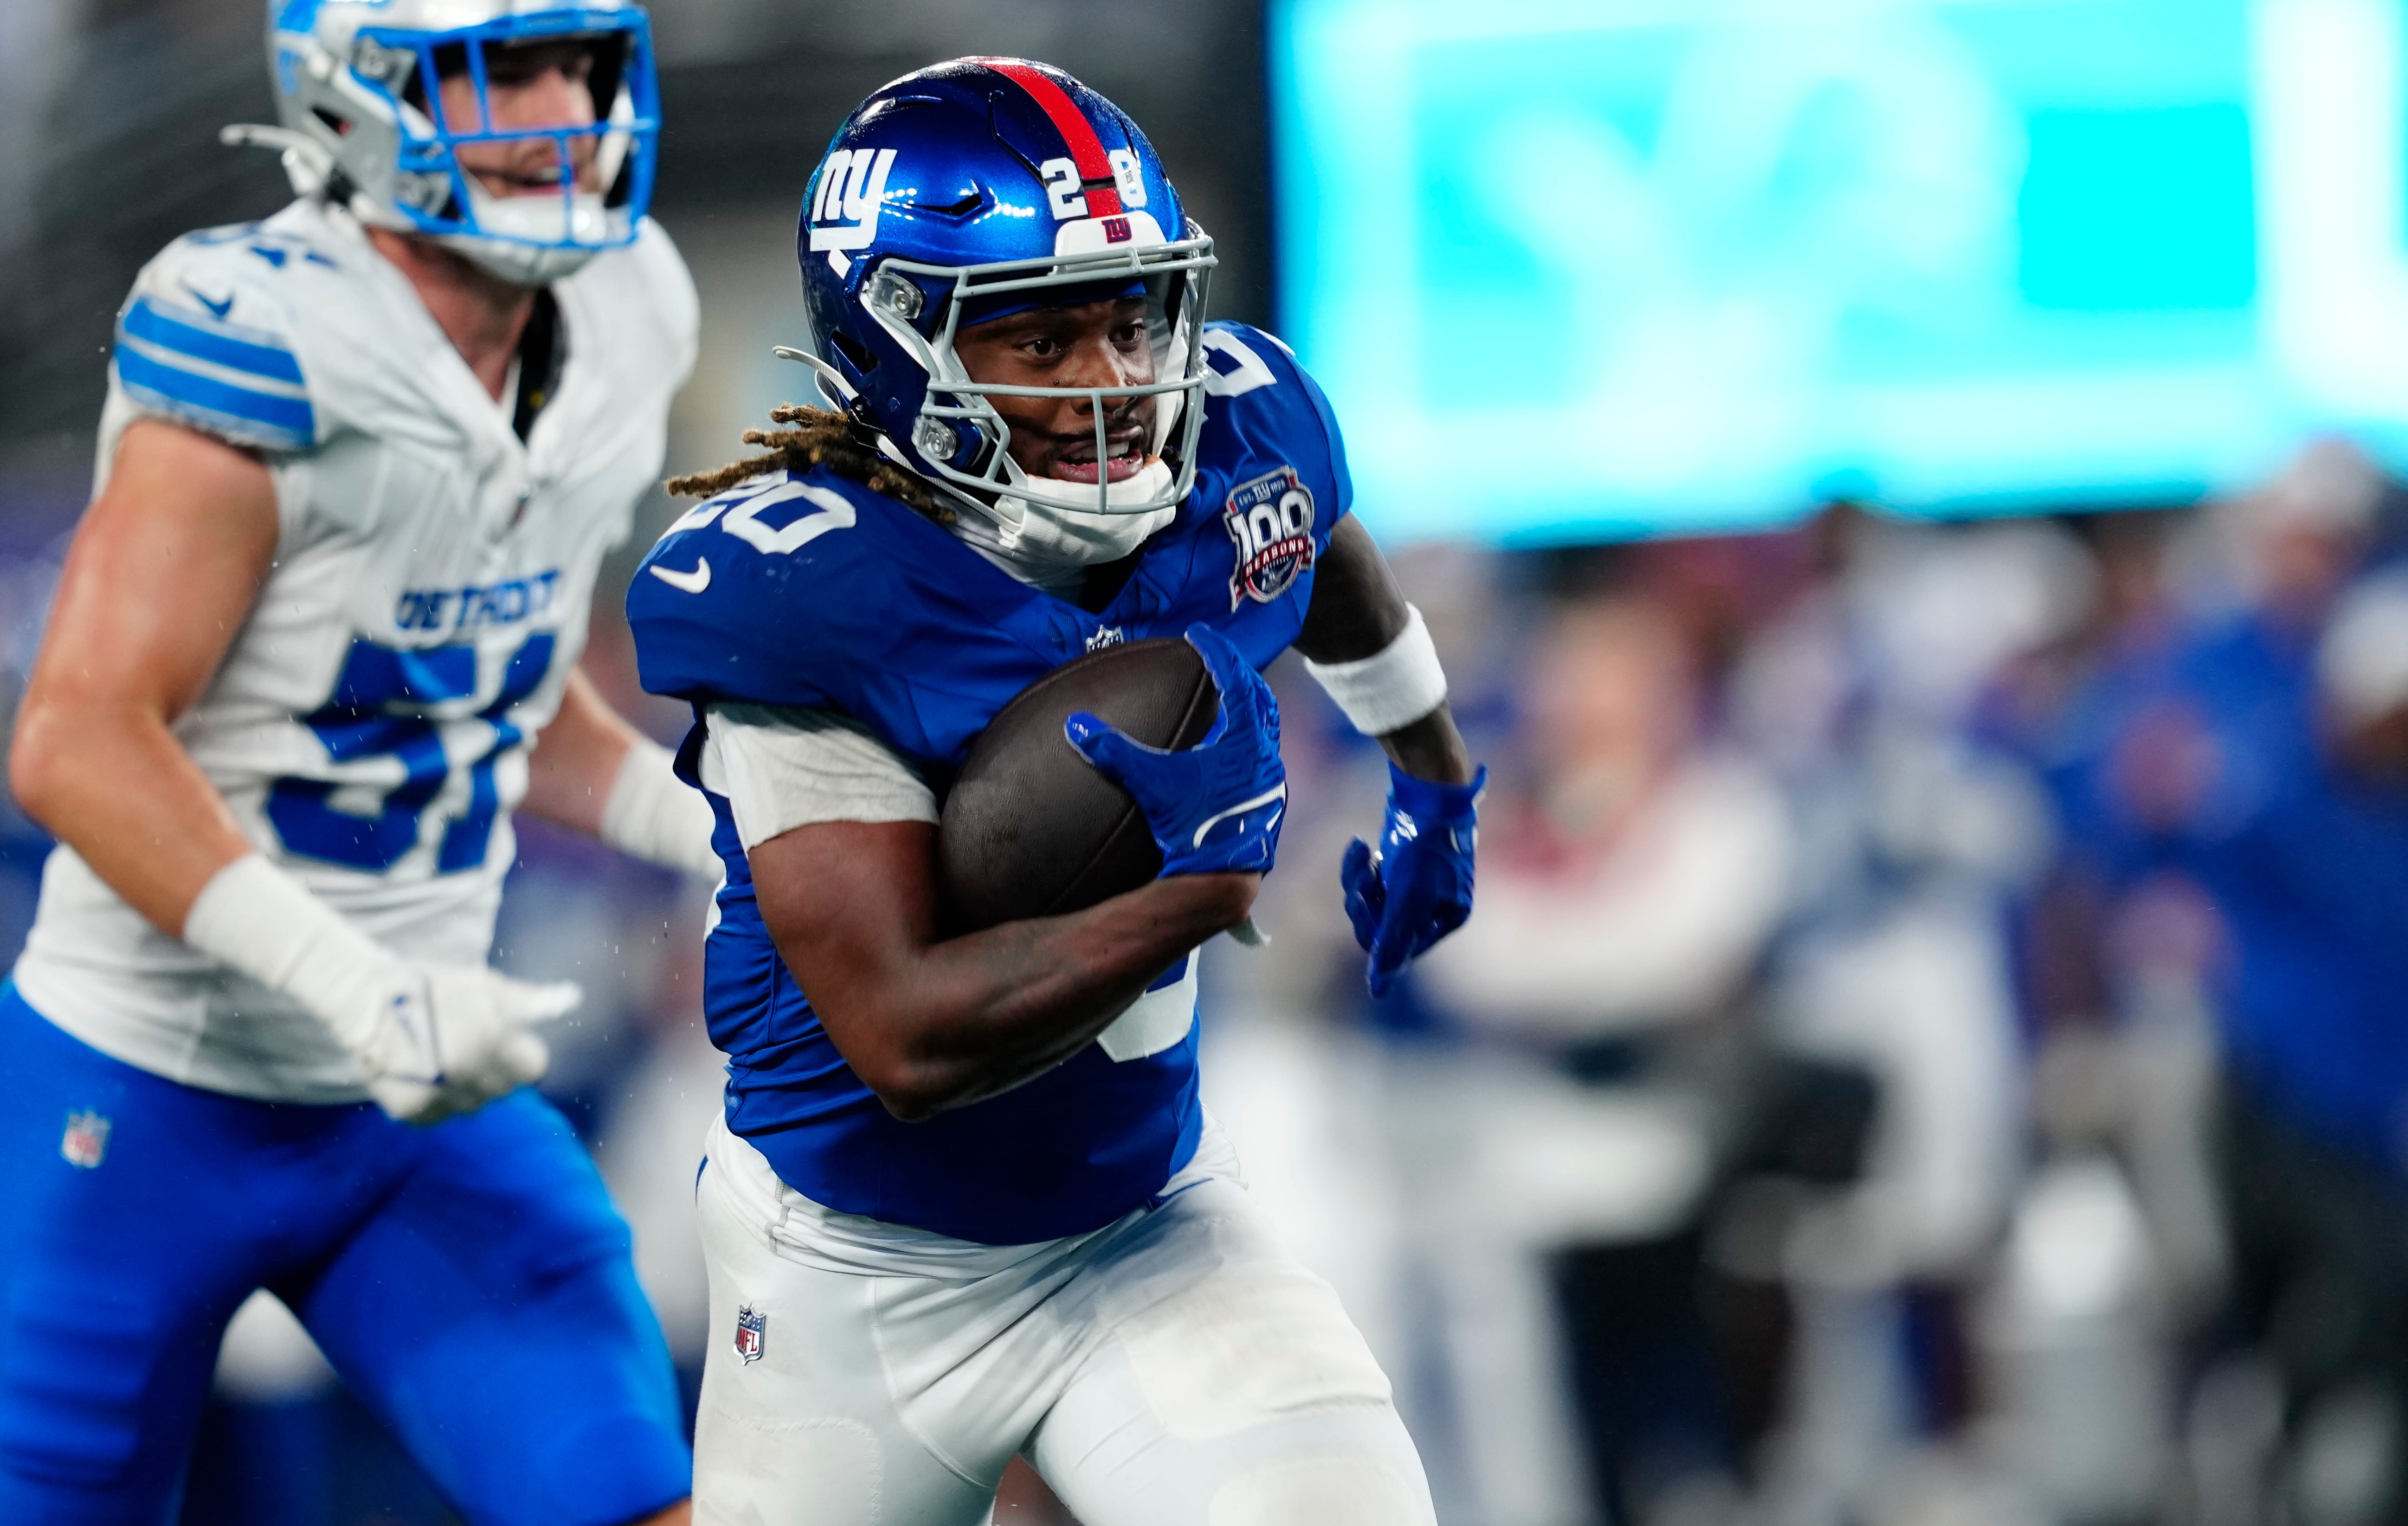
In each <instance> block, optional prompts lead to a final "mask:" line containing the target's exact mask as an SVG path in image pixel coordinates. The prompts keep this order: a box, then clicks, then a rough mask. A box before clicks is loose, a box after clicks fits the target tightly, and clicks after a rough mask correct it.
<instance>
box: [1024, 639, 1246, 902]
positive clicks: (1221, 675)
mask: <svg viewBox="0 0 2408 1526" xmlns="http://www.w3.org/2000/svg"><path fill="white" fill-rule="evenodd" d="M1187 644H1188V645H1190V646H1192V647H1194V648H1195V649H1196V652H1197V655H1198V656H1200V657H1202V658H1203V659H1204V670H1205V671H1206V672H1208V673H1210V674H1211V675H1212V683H1213V684H1214V686H1215V687H1217V688H1218V689H1219V690H1220V691H1221V713H1220V715H1219V717H1218V718H1217V719H1215V720H1214V721H1213V722H1212V729H1211V730H1210V731H1208V732H1206V733H1205V735H1204V740H1203V741H1199V742H1197V744H1196V745H1195V746H1193V747H1190V748H1188V749H1187V750H1185V751H1184V752H1177V753H1168V752H1164V751H1163V750H1162V749H1160V748H1158V747H1148V746H1147V745H1145V744H1144V743H1143V742H1140V741H1134V740H1132V739H1131V738H1130V737H1129V736H1128V735H1127V734H1126V733H1125V732H1121V731H1117V730H1114V729H1113V728H1112V727H1109V726H1106V725H1105V724H1104V723H1103V722H1102V721H1100V720H1098V719H1097V718H1096V717H1095V716H1093V715H1091V714H1089V713H1086V712H1085V711H1081V712H1079V713H1077V714H1075V715H1072V716H1071V717H1070V718H1069V719H1068V720H1067V721H1065V722H1063V724H1062V729H1063V730H1064V731H1065V732H1066V733H1068V736H1069V738H1070V745H1071V746H1073V747H1076V748H1077V749H1079V755H1080V756H1082V757H1084V758H1085V759H1086V760H1087V761H1088V762H1089V763H1091V764H1093V765H1095V768H1096V771H1097V772H1098V773H1101V774H1102V775H1103V776H1104V777H1105V778H1107V779H1110V780H1111V782H1112V783H1113V784H1116V785H1120V786H1121V787H1122V788H1123V789H1125V790H1127V791H1128V792H1129V794H1130V795H1132V796H1134V797H1135V798H1136V799H1137V807H1138V809H1139V810H1140V811H1142V812H1144V813H1145V824H1146V826H1147V828H1149V829H1151V830H1152V831H1153V833H1154V845H1155V846H1156V847H1159V848H1160V849H1161V850H1162V872H1163V875H1164V877H1166V878H1168V876H1170V875H1173V874H1219V873H1224V872H1229V871H1236V872H1241V873H1249V874H1268V873H1269V872H1270V867H1271V858H1272V856H1273V855H1274V854H1275V853H1276V852H1277V851H1278V848H1279V829H1280V822H1281V820H1282V819H1283V817H1284V816H1286V814H1287V770H1286V769H1285V768H1284V767H1283V766H1282V765H1281V763H1280V751H1279V701H1278V700H1276V699H1274V698H1271V690H1270V685H1269V684H1265V683H1264V682H1263V680H1262V675H1261V674H1259V673H1257V672H1255V671H1254V667H1253V665H1252V664H1250V663H1248V662H1247V661H1246V659H1245V657H1244V656H1243V655H1241V654H1240V652H1239V651H1238V649H1237V648H1236V647H1234V646H1232V645H1230V644H1229V639H1228V638H1227V637H1226V636H1224V635H1222V634H1221V633H1220V632H1219V631H1217V630H1214V629H1212V628H1211V626H1203V625H1194V626H1188V627H1187Z"/></svg>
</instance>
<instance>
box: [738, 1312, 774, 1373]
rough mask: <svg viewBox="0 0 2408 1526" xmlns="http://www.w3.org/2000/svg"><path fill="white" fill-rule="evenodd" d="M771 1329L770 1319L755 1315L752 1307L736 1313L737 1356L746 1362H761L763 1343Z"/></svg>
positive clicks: (764, 1315) (763, 1315) (762, 1315)
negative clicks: (769, 1328)
mask: <svg viewBox="0 0 2408 1526" xmlns="http://www.w3.org/2000/svg"><path fill="white" fill-rule="evenodd" d="M768 1327H769V1317H768V1316H767V1315H766V1314H755V1313H753V1309H752V1306H751V1305H749V1304H748V1305H746V1306H745V1307H743V1308H740V1309H738V1310H737V1311H736V1354H737V1355H738V1356H739V1357H742V1358H743V1359H744V1360H746V1361H759V1360H761V1343H762V1340H763V1339H764V1337H765V1335H766V1333H767V1330H768Z"/></svg>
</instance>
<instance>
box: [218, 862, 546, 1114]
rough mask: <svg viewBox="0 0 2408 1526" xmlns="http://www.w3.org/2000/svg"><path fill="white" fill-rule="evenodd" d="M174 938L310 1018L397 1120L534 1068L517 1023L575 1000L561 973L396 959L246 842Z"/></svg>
mask: <svg viewBox="0 0 2408 1526" xmlns="http://www.w3.org/2000/svg"><path fill="white" fill-rule="evenodd" d="M184 942H186V943H190V944H192V945H193V947H194V948H196V949H198V950H200V951H201V952H202V953H204V954H207V955H208V956H210V957H213V958H215V959H217V960H218V961H220V962H221V963H223V964H226V965H230V966H232V967H233V968H234V969H236V970H239V971H241V972H243V973H244V974H247V975H249V976H251V978H252V979H253V980H256V981H258V982H260V983H261V984H262V985H264V986H271V987H273V988H274V989H276V990H279V991H282V992H283V993H284V994H286V995H287V996H290V997H292V998H293V999H294V1001H298V1002H300V1003H301V1005H302V1006H304V1007H306V1008H307V1009H308V1011H309V1012H311V1013H312V1014H314V1015H317V1016H318V1017H319V1018H321V1019H322V1020H323V1021H324V1022H325V1024H326V1027H327V1028H328V1029H330V1030H331V1031H332V1032H333V1033H334V1035H335V1037H336V1039H337V1040H338V1041H339V1042H340V1043H341V1044H342V1045H343V1047H344V1048H345V1049H347V1050H349V1051H350V1052H351V1056H352V1058H354V1059H356V1060H357V1061H358V1062H359V1067H360V1073H361V1074H362V1075H363V1076H364V1077H365V1078H366V1081H367V1086H368V1095H369V1096H371V1097H373V1098H375V1099H376V1102H377V1105H378V1106H380V1107H381V1108H383V1109H384V1110H385V1111H386V1112H387V1113H389V1114H391V1115H392V1116H394V1117H396V1118H399V1119H402V1120H403V1121H405V1122H408V1123H434V1122H437V1120H439V1119H442V1118H446V1117H450V1116H452V1115H453V1114H455V1113H467V1112H473V1111H474V1110H475V1109H477V1108H480V1107H482V1106H483V1105H484V1104H485V1103H487V1102H489V1101H493V1100H494V1099H495V1098H496V1097H499V1096H502V1095H503V1094H505V1093H507V1092H509V1091H512V1090H514V1089H516V1088H517V1087H523V1086H525V1085H526V1084H527V1083H529V1082H531V1081H534V1080H536V1079H538V1077H540V1076H541V1075H542V1074H543V1071H544V1066H545V1065H546V1064H548V1063H549V1062H550V1059H551V1055H550V1051H548V1050H547V1049H546V1048H545V1047H544V1043H543V1041H542V1040H541V1039H539V1038H538V1037H536V1036H535V1035H534V1034H533V1033H530V1032H528V1031H527V1025H528V1024H530V1023H538V1022H542V1021H544V1020H545V1019H547V1018H552V1017H557V1016H560V1015H563V1014H564V1013H566V1012H567V1011H569V1010H570V1009H571V1008H573V1007H575V1006H576V1005H577V1002H578V1000H579V992H578V989H577V987H576V986H571V985H566V984H565V983H558V982H554V983H550V984H545V985H533V984H530V983H528V982H526V981H523V980H513V979H512V978H510V977H509V976H508V975H505V974H502V973H500V972H497V971H494V970H489V969H487V968H485V967H484V966H483V965H458V964H419V963H413V962H412V961H410V960H408V959H405V958H402V957H400V956H399V955H396V954H394V952H393V951H391V950H390V949H387V948H386V947H384V946H383V945H382V944H380V943H377V942H376V940H374V939H372V938H370V937H369V936H368V935H367V934H366V933H365V932H362V931H361V930H360V929H358V928H357V927H355V926H353V925H352V924H351V922H350V921H348V920H347V919H345V918H344V916H343V915H342V914H340V913H339V912H337V911H336V910H335V909H334V908H333V907H331V906H329V905H327V904H326V903H325V902H324V901H322V900H319V899H318V898H317V897H316V896H313V895H311V894H310V893H309V891H308V888H307V887H305V886H304V885H302V884H301V882H300V881H298V880H296V879H294V877H293V876H291V875H290V874H287V873H285V872H284V871H282V870H280V869H278V868H277V867H276V866H275V865H273V864H271V863H269V862H268V861H267V860H266V859H265V858H264V857H260V856H259V855H258V854H255V853H254V854H247V855H245V856H244V857H240V858H237V859H236V860H235V861H234V862H233V863H230V864H228V865H226V867H225V868H223V869H222V870H220V871H218V872H217V874H216V875H215V876H214V877H212V878H211V879H210V881H209V883H208V885H204V886H202V887H201V893H200V895H199V896H198V897H197V898H195V899H194V900H193V908H192V910H191V911H190V912H188V913H187V914H185V917H184Z"/></svg>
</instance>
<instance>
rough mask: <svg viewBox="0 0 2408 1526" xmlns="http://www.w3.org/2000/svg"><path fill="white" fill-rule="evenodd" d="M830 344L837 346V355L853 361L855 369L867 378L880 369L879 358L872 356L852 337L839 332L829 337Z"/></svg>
mask: <svg viewBox="0 0 2408 1526" xmlns="http://www.w3.org/2000/svg"><path fill="white" fill-rule="evenodd" d="M828 342H829V343H831V344H833V345H835V346H836V349H837V353H839V354H840V355H842V356H844V358H845V359H847V360H849V361H851V362H852V363H853V369H854V370H856V371H859V372H860V373H861V374H862V375H864V376H867V375H868V374H869V373H870V372H871V371H874V370H876V369H877V368H878V357H877V356H875V355H873V354H871V353H869V352H868V350H867V349H866V348H865V347H863V346H862V345H861V344H860V343H859V342H858V341H856V340H855V339H854V338H853V337H852V336H851V335H849V334H846V333H844V332H842V331H841V330H839V331H838V332H836V333H833V334H830V335H829V336H828Z"/></svg>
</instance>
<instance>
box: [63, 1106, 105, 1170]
mask: <svg viewBox="0 0 2408 1526" xmlns="http://www.w3.org/2000/svg"><path fill="white" fill-rule="evenodd" d="M107 1154H108V1119H107V1118H105V1117H103V1116H100V1115H99V1114H97V1113H70V1114H68V1115H67V1131H66V1133H65V1135H64V1136H62V1137H61V1138H60V1140H59V1155H60V1157H61V1158H62V1159H65V1161H66V1163H67V1164H68V1165H71V1166H81V1167H82V1168H83V1169H84V1170H86V1171H90V1170H92V1169H93V1167H95V1166H97V1165H99V1164H100V1159H101V1157H103V1156H105V1155H107Z"/></svg>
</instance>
